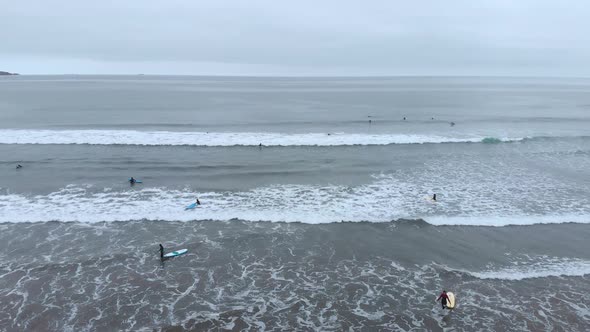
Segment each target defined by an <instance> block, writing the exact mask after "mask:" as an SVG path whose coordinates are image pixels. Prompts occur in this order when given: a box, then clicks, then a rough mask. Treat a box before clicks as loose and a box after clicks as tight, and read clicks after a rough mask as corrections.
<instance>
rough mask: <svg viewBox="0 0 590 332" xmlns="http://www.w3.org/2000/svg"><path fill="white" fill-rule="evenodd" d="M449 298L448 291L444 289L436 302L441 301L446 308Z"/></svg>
mask: <svg viewBox="0 0 590 332" xmlns="http://www.w3.org/2000/svg"><path fill="white" fill-rule="evenodd" d="M448 300H449V296H448V295H447V291H446V290H443V291H442V293H440V295H439V297H438V299H436V302H438V301H440V304H441V305H442V308H443V309H446V308H447V301H448Z"/></svg>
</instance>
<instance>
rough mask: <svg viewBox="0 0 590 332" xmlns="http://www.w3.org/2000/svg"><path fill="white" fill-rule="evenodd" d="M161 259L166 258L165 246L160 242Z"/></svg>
mask: <svg viewBox="0 0 590 332" xmlns="http://www.w3.org/2000/svg"><path fill="white" fill-rule="evenodd" d="M160 259H164V247H163V246H162V244H161V243H160Z"/></svg>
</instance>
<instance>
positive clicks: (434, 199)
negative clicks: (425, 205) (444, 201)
mask: <svg viewBox="0 0 590 332" xmlns="http://www.w3.org/2000/svg"><path fill="white" fill-rule="evenodd" d="M432 200H433V201H435V202H436V194H433V195H432Z"/></svg>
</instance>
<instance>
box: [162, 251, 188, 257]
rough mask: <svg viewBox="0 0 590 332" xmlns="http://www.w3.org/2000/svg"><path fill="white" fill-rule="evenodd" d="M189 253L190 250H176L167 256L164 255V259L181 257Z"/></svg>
mask: <svg viewBox="0 0 590 332" xmlns="http://www.w3.org/2000/svg"><path fill="white" fill-rule="evenodd" d="M187 251H188V249H180V250H176V251H173V252H169V253H167V254H166V255H164V258H170V257H176V256H180V255H183V254H186V252H187Z"/></svg>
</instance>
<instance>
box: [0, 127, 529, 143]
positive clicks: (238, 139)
mask: <svg viewBox="0 0 590 332" xmlns="http://www.w3.org/2000/svg"><path fill="white" fill-rule="evenodd" d="M524 139H525V137H503V138H494V137H486V136H481V135H472V136H467V135H465V136H458V137H447V136H437V135H405V134H352V133H330V134H328V133H306V134H285V133H256V132H215V133H213V132H211V133H207V132H171V131H135V130H24V129H22V130H21V129H3V130H0V144H92V145H115V144H119V145H193V146H239V145H242V146H257V145H259V144H263V145H265V146H347V145H389V144H427V143H477V142H489V141H493V142H513V141H522V140H524Z"/></svg>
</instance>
